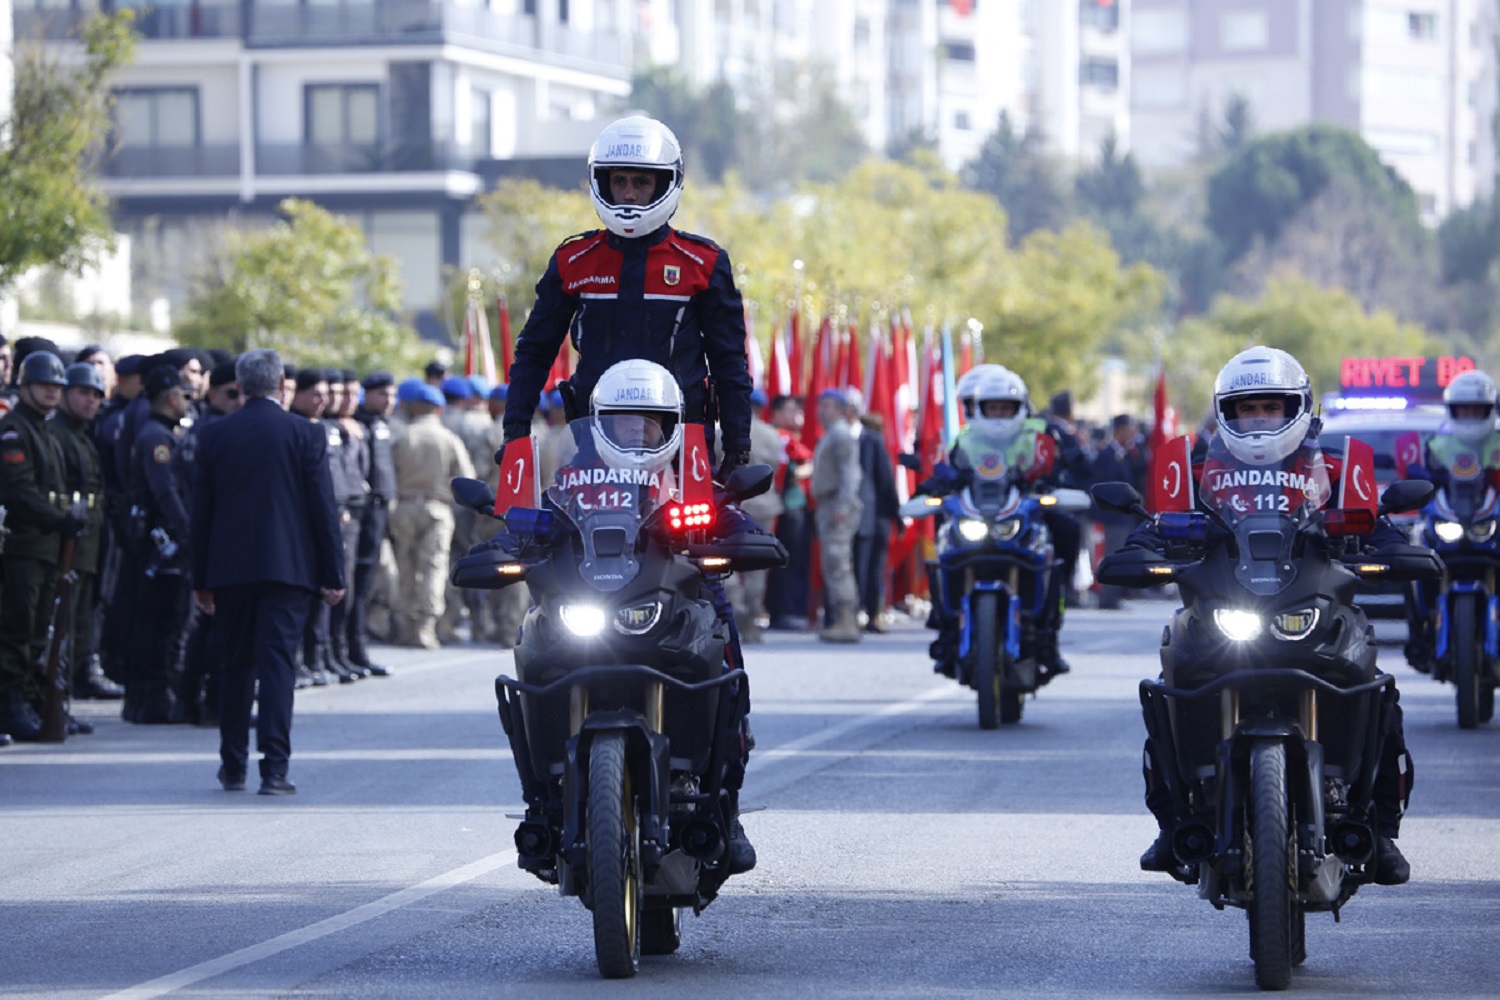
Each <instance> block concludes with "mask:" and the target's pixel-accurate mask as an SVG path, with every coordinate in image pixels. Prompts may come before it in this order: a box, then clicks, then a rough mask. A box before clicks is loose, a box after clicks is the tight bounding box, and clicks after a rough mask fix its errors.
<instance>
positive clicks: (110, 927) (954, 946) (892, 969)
mask: <svg viewBox="0 0 1500 1000" xmlns="http://www.w3.org/2000/svg"><path fill="white" fill-rule="evenodd" d="M1168 610H1169V605H1168V604H1166V603H1164V602H1135V603H1133V604H1132V605H1131V606H1130V607H1129V608H1127V610H1125V611H1123V612H1114V613H1108V612H1095V611H1084V612H1074V613H1072V614H1071V615H1070V618H1069V621H1068V626H1067V628H1066V630H1065V632H1064V643H1063V647H1064V651H1065V653H1066V654H1067V655H1068V657H1069V658H1070V660H1071V662H1072V664H1073V667H1074V671H1073V673H1072V674H1071V675H1069V676H1067V677H1065V678H1062V679H1060V680H1058V681H1057V682H1056V683H1054V684H1052V685H1051V686H1050V687H1048V688H1046V689H1044V691H1043V692H1042V695H1041V697H1039V698H1037V699H1035V700H1032V701H1028V702H1027V704H1026V714H1025V718H1024V720H1023V721H1022V722H1021V724H1020V725H1018V726H1014V727H1005V728H1003V729H1001V730H999V731H995V732H981V731H980V730H979V728H978V726H977V722H976V713H975V707H974V700H973V698H972V696H971V695H969V693H968V692H967V691H965V690H961V689H959V688H958V687H957V686H956V685H954V684H953V683H952V682H950V681H947V680H946V679H944V678H941V677H939V676H937V675H935V674H933V673H932V672H931V668H930V665H929V663H928V661H927V659H926V652H925V650H926V643H927V634H926V633H925V632H924V631H922V630H921V629H920V628H919V627H917V626H915V625H910V626H906V627H903V628H901V629H898V630H897V631H896V632H894V633H893V634H891V635H888V636H883V637H874V638H871V639H869V640H868V641H866V642H864V643H862V644H861V645H859V646H855V647H833V646H827V645H822V644H819V643H818V642H816V641H815V640H813V639H812V638H811V637H807V636H791V635H785V634H774V635H772V636H770V637H769V640H768V642H767V643H766V644H765V645H763V646H760V647H752V649H751V651H750V669H751V673H752V676H753V678H754V698H755V701H754V714H753V720H754V725H755V731H756V735H757V739H758V743H759V749H758V750H757V752H756V755H755V757H754V760H753V763H752V767H751V772H750V778H749V780H748V783H747V789H746V793H745V804H746V807H747V810H753V811H751V812H747V815H746V817H745V826H746V828H747V830H748V832H749V834H750V836H751V837H752V838H753V840H754V842H755V844H756V847H757V849H758V851H759V855H760V866H759V867H758V868H757V869H756V871H754V872H753V873H751V874H749V875H746V876H742V877H739V878H736V879H733V880H731V881H730V882H729V884H728V885H726V887H725V889H724V892H723V894H722V895H721V896H720V898H719V899H718V900H717V901H716V902H715V903H714V904H713V906H711V907H709V908H708V909H707V910H706V911H705V912H704V913H703V915H702V916H701V917H698V918H692V917H689V918H687V920H686V921H685V925H684V942H683V946H682V948H681V950H680V951H679V952H678V953H677V954H676V955H674V956H669V957H661V958H646V959H644V960H643V961H642V967H641V972H640V975H639V976H637V977H636V978H635V979H634V980H629V981H614V982H606V981H603V980H600V979H599V978H598V975H597V972H596V970H595V967H594V960H593V945H592V937H591V929H590V922H589V915H588V913H587V911H585V910H584V909H583V907H582V906H581V905H580V904H579V903H578V902H577V900H574V899H563V898H560V897H558V896H557V895H556V894H555V892H554V891H553V890H552V889H551V888H550V887H548V886H544V885H542V884H541V883H540V882H537V881H536V880H534V879H533V878H532V877H531V876H530V875H527V874H525V873H524V872H521V871H519V870H517V869H516V867H515V863H514V862H515V855H514V852H513V850H512V849H511V840H510V837H511V832H512V830H513V828H514V822H513V821H512V820H510V819H507V818H506V814H507V813H517V812H519V811H520V809H521V806H520V804H519V791H518V788H517V784H516V780H515V777H514V771H513V768H512V765H511V762H510V759H509V754H508V752H507V751H506V750H505V744H504V737H503V734H502V733H501V730H500V726H499V722H498V720H497V718H496V715H495V710H494V695H493V679H494V676H495V674H496V673H499V672H501V671H505V672H509V670H510V662H511V661H510V657H509V655H508V654H505V653H501V652H498V651H493V650H486V649H482V648H477V647H457V648H452V649H447V650H443V651H441V652H438V653H419V652H416V651H395V650H387V651H383V652H385V653H386V654H387V655H386V656H385V660H386V661H387V662H388V663H390V664H391V665H392V666H394V667H396V668H397V670H396V674H395V676H393V677H390V678H387V679H369V680H365V681H362V682H360V683H359V684H356V685H352V686H347V687H343V688H337V687H335V688H328V689H321V690H314V691H310V692H299V694H298V699H297V710H296V723H295V728H294V731H293V738H294V754H293V760H292V774H291V777H292V778H293V780H294V781H296V782H297V784H298V786H299V791H298V794H297V795H295V796H291V797H287V798H266V797H261V796H257V795H255V794H253V791H254V784H253V776H252V784H251V793H250V794H245V793H225V792H223V791H221V790H220V789H219V788H218V785H217V783H216V782H215V780H214V772H215V769H216V767H217V754H216V750H217V734H216V733H215V732H213V731H209V730H203V729H192V728H188V727H138V726H126V725H124V724H122V723H120V722H119V721H118V719H116V718H113V717H112V713H113V711H114V708H113V707H112V706H109V705H107V704H103V703H85V704H82V705H80V706H78V707H77V714H79V715H83V716H87V717H89V718H91V719H93V720H94V721H95V722H96V723H97V724H98V726H99V731H98V732H97V733H96V734H94V735H93V736H88V737H74V738H72V739H70V740H69V741H68V742H67V743H66V744H63V745H60V746H35V745H33V746H17V747H11V748H8V749H4V750H0V996H3V997H48V998H53V997H104V996H109V997H131V998H147V997H158V996H172V997H232V998H239V997H246V998H250V997H277V996H287V997H310V998H311V997H315V998H319V1000H325V998H327V1000H333V998H346V997H347V998H380V997H393V998H394V997H401V998H429V997H430V998H443V1000H449V998H460V997H486V998H496V997H526V998H548V997H567V998H573V997H580V996H611V997H612V996H648V995H649V996H651V997H652V998H653V1000H670V998H678V997H681V998H688V997H691V998H693V1000H701V998H703V997H705V996H755V997H767V998H781V997H809V998H817V1000H831V998H843V997H953V998H958V997H963V998H972V997H1038V996H1057V997H1094V996H1097V997H1174V996H1192V997H1199V996H1217V995H1231V994H1245V993H1254V992H1256V991H1255V988H1254V982H1253V970H1252V968H1251V965H1250V962H1249V960H1248V952H1247V948H1248V938H1247V932H1246V923H1245V919H1244V917H1243V915H1242V914H1241V913H1240V912H1238V911H1225V912H1222V913H1221V912H1217V911H1215V910H1214V909H1213V908H1212V907H1211V906H1209V905H1208V904H1207V903H1205V902H1203V901H1201V900H1199V899H1198V898H1197V897H1196V895H1195V892H1194V890H1193V889H1191V888H1189V887H1186V886H1183V885H1180V884H1178V883H1176V882H1173V881H1171V880H1170V879H1169V878H1168V877H1166V876H1162V875H1148V874H1146V873H1143V872H1141V871H1139V870H1138V868H1137V864H1136V858H1137V856H1138V855H1139V854H1140V852H1141V850H1142V849H1143V848H1144V847H1145V846H1146V844H1147V843H1149V842H1150V840H1151V837H1152V836H1153V834H1154V830H1155V827H1154V824H1153V823H1152V821H1151V819H1150V817H1149V816H1148V815H1147V813H1146V812H1145V810H1144V808H1143V807H1142V805H1141V778H1140V751H1141V743H1142V737H1143V731H1142V728H1141V723H1140V713H1139V707H1138V702H1137V700H1136V683H1137V681H1138V680H1139V679H1140V678H1141V677H1143V676H1147V675H1150V674H1154V673H1155V671H1156V645H1157V642H1158V641H1159V635H1160V629H1161V625H1162V623H1163V621H1164V619H1165V617H1166V614H1167V612H1168ZM1381 655H1382V657H1383V658H1395V659H1396V660H1397V661H1398V665H1397V666H1389V667H1388V669H1391V670H1393V672H1395V673H1396V675H1397V677H1398V678H1399V679H1400V681H1401V684H1402V689H1403V692H1402V703H1403V704H1404V705H1405V706H1406V712H1407V716H1406V717H1407V732H1408V739H1409V742H1410V744H1411V747H1412V751H1413V754H1414V755H1415V757H1416V765H1417V784H1416V789H1415V794H1414V796H1413V801H1412V809H1411V812H1410V814H1409V815H1408V817H1407V820H1406V824H1405V827H1404V829H1403V836H1402V840H1401V843H1402V846H1403V848H1404V850H1405V852H1406V854H1407V856H1408V857H1409V858H1410V860H1411V863H1412V868H1413V872H1414V875H1413V880H1412V882H1411V884H1409V885H1407V886H1403V887H1400V888H1380V887H1369V888H1366V889H1364V890H1362V891H1361V892H1360V894H1359V895H1358V896H1357V897H1356V898H1355V899H1354V900H1352V901H1351V902H1350V903H1349V905H1348V906H1347V907H1346V908H1345V910H1344V912H1343V922H1342V924H1339V925H1335V924H1334V922H1333V920H1332V918H1331V917H1329V916H1327V915H1325V914H1318V915H1313V916H1310V917H1309V918H1308V951H1309V958H1308V961H1307V963H1306V965H1305V966H1303V967H1302V968H1301V969H1300V970H1299V971H1298V972H1297V973H1296V974H1295V976H1294V979H1293V987H1292V988H1293V990H1294V991H1295V992H1296V993H1297V994H1299V995H1302V996H1315V997H1334V996H1338V997H1344V996H1348V997H1356V996H1357V997H1379V996H1391V997H1412V996H1418V995H1421V996H1425V997H1486V998H1489V997H1493V996H1495V995H1496V992H1497V990H1500V986H1497V984H1500V949H1497V948H1496V942H1497V941H1500V936H1497V935H1500V927H1497V923H1500V921H1497V915H1500V766H1497V765H1500V725H1491V726H1486V727H1482V728H1481V729H1480V730H1478V731H1475V732H1468V733H1461V732H1459V731H1458V729H1457V727H1456V725H1455V722H1454V713H1453V699H1452V696H1451V689H1448V688H1445V687H1440V686H1439V685H1436V684H1434V683H1432V682H1430V681H1427V680H1425V679H1424V678H1421V677H1419V676H1418V675H1416V674H1414V673H1412V672H1411V671H1410V670H1408V669H1407V668H1406V667H1405V666H1404V664H1399V649H1398V648H1391V647H1386V648H1383V649H1382V651H1381Z"/></svg>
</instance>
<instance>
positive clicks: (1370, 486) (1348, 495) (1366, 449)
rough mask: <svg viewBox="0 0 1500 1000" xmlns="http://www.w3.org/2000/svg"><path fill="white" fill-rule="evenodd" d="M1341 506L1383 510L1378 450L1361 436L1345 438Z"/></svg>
mask: <svg viewBox="0 0 1500 1000" xmlns="http://www.w3.org/2000/svg"><path fill="white" fill-rule="evenodd" d="M1339 507H1341V508H1342V509H1344V510H1366V511H1369V512H1370V516H1371V517H1372V518H1373V517H1374V516H1375V515H1376V514H1378V513H1379V512H1380V487H1379V486H1377V485H1376V484H1375V449H1373V448H1371V447H1370V446H1369V444H1367V443H1366V442H1364V441H1361V440H1360V439H1359V438H1355V437H1348V436H1346V437H1345V438H1344V469H1343V472H1342V473H1341V474H1340V479H1339Z"/></svg>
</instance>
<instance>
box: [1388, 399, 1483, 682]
mask: <svg viewBox="0 0 1500 1000" xmlns="http://www.w3.org/2000/svg"><path fill="white" fill-rule="evenodd" d="M1497 399H1500V390H1497V389H1496V388H1495V381H1494V379H1492V378H1490V377H1489V376H1488V375H1486V374H1485V373H1484V372H1482V371H1477V370H1476V371H1467V372H1464V373H1463V374H1461V375H1459V376H1457V377H1456V378H1454V379H1453V381H1452V382H1449V383H1448V388H1446V389H1444V390H1443V405H1444V406H1446V407H1447V408H1448V423H1447V424H1446V425H1444V426H1443V427H1442V428H1440V429H1439V430H1438V432H1437V433H1436V434H1434V435H1433V437H1432V440H1430V441H1428V442H1427V449H1426V453H1425V454H1424V456H1423V458H1422V464H1421V465H1412V466H1408V467H1407V470H1406V476H1407V478H1408V479H1426V480H1429V481H1431V483H1432V485H1433V486H1435V487H1437V489H1438V490H1439V491H1442V490H1446V489H1447V488H1448V484H1449V483H1451V482H1452V481H1453V480H1454V479H1455V478H1458V479H1464V480H1468V481H1473V480H1477V479H1479V478H1480V477H1481V476H1482V477H1483V478H1484V480H1485V483H1486V485H1489V486H1492V487H1497V488H1500V432H1497V431H1496V428H1495V405H1496V401H1497ZM1436 593H1437V583H1436V582H1435V581H1429V580H1424V581H1421V582H1419V583H1417V584H1415V590H1408V591H1407V602H1406V626H1407V640H1406V662H1407V663H1409V664H1411V667H1412V669H1413V670H1416V671H1418V672H1419V673H1424V674H1430V673H1432V667H1433V660H1434V658H1435V656H1436V655H1437V649H1436V646H1435V643H1434V636H1433V622H1432V611H1431V609H1432V606H1433V598H1434V596H1435V594H1436Z"/></svg>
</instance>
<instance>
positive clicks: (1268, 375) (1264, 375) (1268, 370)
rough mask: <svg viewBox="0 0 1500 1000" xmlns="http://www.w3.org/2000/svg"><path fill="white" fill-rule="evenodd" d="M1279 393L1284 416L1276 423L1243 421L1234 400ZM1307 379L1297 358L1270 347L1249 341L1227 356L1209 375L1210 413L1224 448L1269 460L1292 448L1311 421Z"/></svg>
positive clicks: (1255, 461)
mask: <svg viewBox="0 0 1500 1000" xmlns="http://www.w3.org/2000/svg"><path fill="white" fill-rule="evenodd" d="M1268 397H1274V398H1278V399H1280V400H1281V401H1282V407H1283V411H1282V412H1283V414H1284V419H1283V420H1282V422H1281V423H1280V424H1279V425H1278V426H1275V427H1265V428H1261V427H1255V426H1250V425H1244V426H1242V424H1241V422H1240V421H1239V420H1238V419H1237V418H1236V415H1235V409H1234V404H1235V402H1236V401H1237V400H1241V399H1265V398H1268ZM1312 409H1313V396H1312V383H1311V382H1310V381H1309V380H1308V378H1307V372H1305V371H1303V369H1302V366H1301V365H1300V364H1298V363H1297V359H1296V358H1294V357H1292V356H1291V355H1290V354H1288V353H1287V352H1286V351H1282V350H1278V349H1277V348H1274V347H1252V348H1250V349H1249V350H1248V351H1241V352H1240V353H1239V354H1236V355H1235V356H1234V357H1232V358H1230V359H1229V363H1228V364H1226V365H1225V366H1224V367H1223V368H1220V369H1219V375H1218V378H1216V379H1214V413H1215V414H1217V416H1218V419H1219V437H1220V438H1221V439H1222V440H1223V442H1224V445H1225V447H1227V448H1228V449H1229V453H1230V454H1231V455H1233V456H1234V457H1235V458H1238V459H1239V460H1240V461H1242V462H1246V463H1248V464H1250V465H1271V464H1273V463H1276V462H1280V461H1281V460H1282V459H1284V458H1286V457H1287V456H1288V455H1290V454H1292V452H1294V451H1296V450H1297V449H1298V448H1299V447H1300V446H1301V444H1302V442H1303V440H1304V439H1306V437H1307V434H1308V431H1309V429H1310V428H1311V427H1312Z"/></svg>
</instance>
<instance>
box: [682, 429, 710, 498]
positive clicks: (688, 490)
mask: <svg viewBox="0 0 1500 1000" xmlns="http://www.w3.org/2000/svg"><path fill="white" fill-rule="evenodd" d="M678 482H680V483H682V503H683V505H684V506H692V505H694V504H712V503H713V502H714V479H713V463H712V461H710V457H709V454H708V439H707V437H705V436H704V433H703V425H702V424H700V423H684V424H683V425H682V475H681V476H679V477H678Z"/></svg>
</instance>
